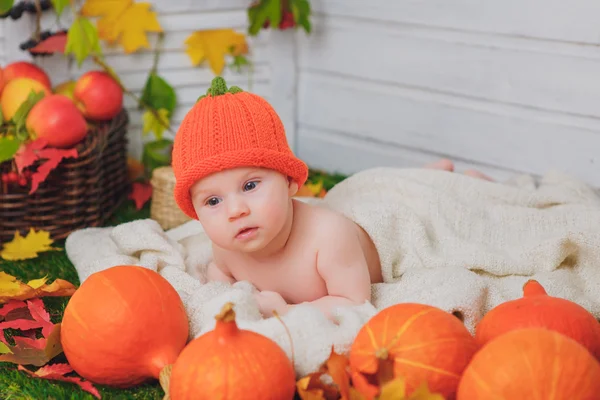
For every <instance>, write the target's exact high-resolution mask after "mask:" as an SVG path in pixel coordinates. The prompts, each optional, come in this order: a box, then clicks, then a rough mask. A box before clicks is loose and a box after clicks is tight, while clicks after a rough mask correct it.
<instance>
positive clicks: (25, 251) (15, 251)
mask: <svg viewBox="0 0 600 400" xmlns="http://www.w3.org/2000/svg"><path fill="white" fill-rule="evenodd" d="M52 242H53V240H52V239H50V233H49V232H46V231H43V230H40V231H37V232H36V231H35V230H34V229H33V228H31V229H30V230H29V233H28V234H27V236H25V237H23V236H21V234H20V233H19V231H17V232H16V233H15V236H14V239H13V240H12V241H11V242H8V243H5V244H4V249H3V250H2V251H0V256H1V257H2V258H4V259H5V260H10V261H17V260H26V259H28V258H36V257H37V256H38V253H41V252H43V251H49V250H58V249H56V248H54V247H51V246H50V245H51V244H52Z"/></svg>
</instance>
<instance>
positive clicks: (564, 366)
mask: <svg viewBox="0 0 600 400" xmlns="http://www.w3.org/2000/svg"><path fill="white" fill-rule="evenodd" d="M599 395H600V364H599V363H598V361H597V360H596V359H595V358H594V357H593V356H592V355H591V354H590V352H589V351H587V350H586V348H585V347H583V346H582V345H580V344H579V343H577V342H576V341H575V340H573V339H571V338H569V337H567V336H565V335H562V334H560V333H558V332H555V331H551V330H548V329H545V328H524V329H517V330H514V331H511V332H508V333H506V334H504V335H501V336H498V337H497V338H496V339H494V340H492V341H490V342H489V343H488V344H486V345H485V346H484V347H483V348H482V349H481V350H480V351H479V352H478V353H477V354H475V356H474V357H473V360H471V363H470V364H469V366H468V367H467V369H466V370H465V371H464V374H463V377H462V379H461V381H460V385H459V387H458V397H457V399H458V400H479V399H481V400H489V399H553V400H574V399H577V400H594V399H598V396H599Z"/></svg>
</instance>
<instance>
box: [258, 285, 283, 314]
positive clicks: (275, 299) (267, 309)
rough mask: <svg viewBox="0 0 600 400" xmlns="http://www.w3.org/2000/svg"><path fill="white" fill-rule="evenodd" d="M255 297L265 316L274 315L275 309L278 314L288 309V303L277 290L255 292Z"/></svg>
mask: <svg viewBox="0 0 600 400" xmlns="http://www.w3.org/2000/svg"><path fill="white" fill-rule="evenodd" d="M254 298H255V299H256V301H257V302H258V308H259V310H260V312H261V314H262V315H263V316H265V317H272V316H273V315H274V313H273V311H275V312H277V314H278V315H283V314H285V312H286V311H287V303H286V302H285V300H284V299H283V297H281V295H280V294H279V293H277V292H271V291H269V290H263V291H262V292H258V293H256V294H254Z"/></svg>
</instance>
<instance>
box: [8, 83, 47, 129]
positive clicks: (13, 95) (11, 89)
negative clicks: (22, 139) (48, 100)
mask: <svg viewBox="0 0 600 400" xmlns="http://www.w3.org/2000/svg"><path fill="white" fill-rule="evenodd" d="M32 92H34V93H40V92H43V93H44V95H45V96H48V95H50V94H52V92H51V91H50V89H49V88H48V87H47V86H45V85H44V84H43V83H40V82H39V81H36V80H35V79H30V78H15V79H11V80H10V81H8V83H6V85H5V86H4V89H2V95H0V106H1V108H2V117H3V118H4V120H5V121H9V120H11V119H13V117H14V116H15V113H16V112H17V110H18V109H19V107H20V106H21V104H23V103H24V102H25V101H27V98H28V97H29V95H30V94H31V93H32Z"/></svg>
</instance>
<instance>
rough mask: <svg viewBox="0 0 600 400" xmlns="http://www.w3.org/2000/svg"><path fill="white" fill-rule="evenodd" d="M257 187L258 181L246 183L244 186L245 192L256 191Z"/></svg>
mask: <svg viewBox="0 0 600 400" xmlns="http://www.w3.org/2000/svg"><path fill="white" fill-rule="evenodd" d="M256 185H258V181H250V182H246V184H245V185H244V190H245V191H249V190H252V189H255V188H256Z"/></svg>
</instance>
